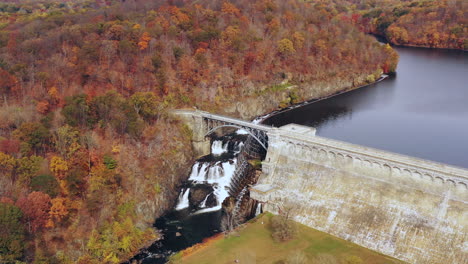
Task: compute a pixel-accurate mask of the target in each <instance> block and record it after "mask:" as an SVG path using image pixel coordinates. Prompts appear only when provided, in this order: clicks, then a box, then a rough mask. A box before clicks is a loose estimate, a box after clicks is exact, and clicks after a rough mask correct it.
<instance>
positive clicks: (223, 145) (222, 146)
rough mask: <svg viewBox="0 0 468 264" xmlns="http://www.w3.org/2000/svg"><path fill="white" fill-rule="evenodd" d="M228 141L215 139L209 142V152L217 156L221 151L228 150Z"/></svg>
mask: <svg viewBox="0 0 468 264" xmlns="http://www.w3.org/2000/svg"><path fill="white" fill-rule="evenodd" d="M228 145H229V142H223V141H222V140H215V141H213V143H212V144H211V154H213V155H215V156H219V155H221V154H223V153H226V152H228Z"/></svg>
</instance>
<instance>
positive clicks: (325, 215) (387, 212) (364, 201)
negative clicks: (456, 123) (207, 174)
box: [251, 125, 468, 264]
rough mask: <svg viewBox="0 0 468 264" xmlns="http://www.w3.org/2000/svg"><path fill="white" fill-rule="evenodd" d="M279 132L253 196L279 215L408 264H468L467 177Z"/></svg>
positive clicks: (309, 131)
mask: <svg viewBox="0 0 468 264" xmlns="http://www.w3.org/2000/svg"><path fill="white" fill-rule="evenodd" d="M314 134H315V133H314V129H313V128H308V127H303V126H298V125H287V126H284V127H282V128H279V129H272V131H271V132H270V133H269V134H268V136H269V147H268V152H267V156H266V158H265V161H264V162H263V169H262V171H263V173H262V175H261V176H260V179H259V181H258V183H257V185H255V186H254V187H253V188H251V197H252V198H253V199H256V200H259V201H262V202H263V203H264V207H263V208H264V210H266V211H270V212H273V213H280V212H281V211H286V210H291V212H292V215H293V216H294V219H295V220H296V221H298V222H300V223H302V224H305V225H307V226H310V227H312V228H315V229H318V230H320V231H323V232H326V233H329V234H333V235H335V236H337V237H340V238H343V239H346V240H349V241H351V242H354V243H356V244H359V245H362V246H364V247H367V248H370V249H373V250H376V251H378V252H381V253H384V254H387V255H390V256H393V257H395V258H398V259H401V260H404V261H407V262H409V263H417V264H419V263H421V264H423V263H424V264H436V263H437V264H443V263H447V264H448V263H451V264H465V263H468V240H467V238H468V237H467V231H468V210H467V209H468V205H467V202H468V190H467V185H468V171H467V170H464V169H461V168H455V167H450V166H447V165H443V164H438V163H433V162H429V161H424V160H420V159H416V158H411V157H406V156H403V155H397V154H393V153H388V152H384V151H379V150H375V149H371V148H367V147H363V146H357V145H353V144H349V143H345V142H340V141H335V140H330V139H326V138H322V137H318V136H314Z"/></svg>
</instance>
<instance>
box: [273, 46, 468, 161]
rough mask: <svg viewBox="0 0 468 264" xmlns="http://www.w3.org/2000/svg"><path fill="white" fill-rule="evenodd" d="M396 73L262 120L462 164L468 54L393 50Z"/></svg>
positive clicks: (467, 156)
mask: <svg viewBox="0 0 468 264" xmlns="http://www.w3.org/2000/svg"><path fill="white" fill-rule="evenodd" d="M396 50H397V51H398V53H399V54H400V63H399V65H398V69H397V74H396V76H393V77H390V78H389V79H387V80H384V81H383V82H380V83H377V84H375V85H371V86H368V87H365V88H360V89H357V90H354V91H351V92H348V93H344V94H341V95H338V96H335V97H332V98H329V99H326V100H323V101H318V102H315V103H312V104H309V105H306V106H304V107H300V108H296V109H293V110H290V111H287V112H283V113H280V114H278V115H275V116H273V117H270V118H269V119H267V120H266V121H265V122H264V123H266V124H272V125H275V126H281V125H285V124H288V123H297V124H303V125H307V126H313V127H316V128H317V134H318V135H319V136H323V137H328V138H333V139H338V140H343V141H346V142H350V143H354V144H360V145H365V146H369V147H374V148H378V149H383V150H387V151H392V152H396V153H401V154H406V155H410V156H415V157H419V158H423V159H428V160H432V161H437V162H442V163H447V164H451V165H456V166H459V167H464V168H468V81H467V79H468V52H462V51H450V50H433V49H420V48H396Z"/></svg>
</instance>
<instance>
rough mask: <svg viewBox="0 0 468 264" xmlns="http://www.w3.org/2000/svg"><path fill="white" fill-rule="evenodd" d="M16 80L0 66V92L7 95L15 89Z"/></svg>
mask: <svg viewBox="0 0 468 264" xmlns="http://www.w3.org/2000/svg"><path fill="white" fill-rule="evenodd" d="M17 84H18V80H17V79H16V77H15V76H13V75H11V74H10V73H9V72H7V71H5V70H3V69H1V68H0V94H3V95H9V94H11V93H12V92H14V91H15V89H16V86H17Z"/></svg>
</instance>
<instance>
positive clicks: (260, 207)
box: [255, 203, 262, 216]
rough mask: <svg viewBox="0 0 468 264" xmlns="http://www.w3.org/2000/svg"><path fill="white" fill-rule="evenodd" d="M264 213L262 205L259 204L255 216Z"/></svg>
mask: <svg viewBox="0 0 468 264" xmlns="http://www.w3.org/2000/svg"><path fill="white" fill-rule="evenodd" d="M261 213H262V204H261V203H257V208H256V209H255V216H257V215H259V214H261Z"/></svg>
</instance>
